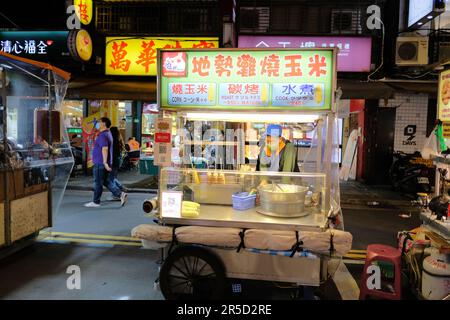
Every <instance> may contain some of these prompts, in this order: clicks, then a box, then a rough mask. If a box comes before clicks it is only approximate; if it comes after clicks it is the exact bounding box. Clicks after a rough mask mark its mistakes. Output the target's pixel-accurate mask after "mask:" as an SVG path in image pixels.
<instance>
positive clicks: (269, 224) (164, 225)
mask: <svg viewBox="0 0 450 320" xmlns="http://www.w3.org/2000/svg"><path fill="white" fill-rule="evenodd" d="M336 53H337V49H305V50H303V49H298V50H297V49H282V50H276V51H274V50H260V49H246V50H245V51H242V50H241V51H239V50H236V49H215V50H209V49H207V50H188V49H187V50H184V49H176V50H175V49H173V50H160V51H159V52H158V61H159V69H158V105H159V107H160V108H161V111H160V118H161V119H166V120H167V123H169V124H170V123H172V122H171V121H172V120H171V119H175V121H176V122H177V128H178V129H177V132H175V133H174V132H171V134H173V135H174V136H175V137H178V138H179V140H180V141H181V145H182V150H175V152H173V150H172V147H173V145H172V144H171V141H170V140H167V130H166V132H164V129H167V128H168V127H170V125H167V124H165V125H164V126H162V128H160V129H161V137H162V138H161V139H158V137H157V136H158V130H159V128H158V124H157V127H156V134H155V136H156V140H157V141H156V142H157V143H156V144H155V163H156V162H157V161H158V163H159V165H160V174H159V184H160V188H159V195H158V203H159V208H158V212H157V213H156V216H157V217H158V222H159V227H160V229H158V230H156V229H152V230H151V231H150V233H151V234H152V236H150V237H149V238H148V239H150V240H153V241H147V245H148V247H152V246H153V248H154V249H155V248H162V251H163V261H164V262H163V265H162V267H161V269H160V277H159V279H158V280H157V281H158V282H159V285H160V288H161V290H162V293H163V295H164V296H165V297H166V298H167V299H176V298H191V297H202V298H219V297H221V296H222V294H223V292H224V287H225V279H226V278H237V279H253V280H267V281H277V282H287V283H294V284H295V285H297V286H306V287H318V286H319V285H320V284H321V283H323V281H325V280H326V279H327V278H328V276H329V274H330V272H329V270H327V267H328V262H329V260H330V259H332V258H334V257H336V256H340V255H343V253H342V250H341V254H336V251H334V250H333V245H332V244H331V248H330V242H333V240H332V239H333V232H334V231H330V230H339V229H341V230H343V219H342V213H341V210H340V205H339V202H340V200H339V178H338V168H339V155H338V136H337V126H336V115H335V114H336V105H337V101H336V97H335V93H336ZM174 115H175V117H174ZM162 123H164V122H162ZM188 123H191V124H192V128H188V126H187V125H186V124H188ZM268 123H279V124H281V125H282V126H283V136H284V135H286V138H289V137H291V138H292V133H293V132H297V133H298V132H299V133H300V134H301V135H303V136H304V137H306V136H308V137H309V139H310V142H311V143H310V147H308V148H306V149H305V148H303V149H300V148H298V147H297V148H296V149H295V150H296V152H297V154H296V158H297V160H298V164H299V166H300V172H295V173H293V172H272V171H255V170H254V168H253V169H252V167H254V164H255V162H257V159H251V157H249V154H250V153H251V152H250V153H249V152H248V150H249V148H251V147H255V148H260V147H263V148H264V146H262V145H261V142H263V140H264V132H263V131H264V130H265V127H266V125H267V124H268ZM251 130H254V131H252V132H253V133H255V132H256V135H251V137H250V136H249V135H248V134H247V133H248V131H251ZM164 134H166V136H165V135H164ZM197 136H199V137H200V138H199V139H196V137H197ZM164 137H166V139H164ZM280 139H281V138H280ZM158 140H160V141H159V142H160V143H158ZM285 140H287V139H285ZM285 140H283V141H285ZM277 143H278V142H277ZM211 149H214V152H213V151H212V150H211ZM190 152H192V153H193V156H195V157H199V156H202V157H206V158H207V159H212V160H211V161H208V167H207V168H206V169H198V168H195V167H194V165H193V164H192V162H191V159H192V154H191V153H190ZM170 154H179V155H180V157H181V158H182V159H183V160H184V161H183V165H181V166H179V167H174V166H173V163H171V161H170ZM246 158H247V159H246ZM260 161H261V159H260ZM280 192H281V193H280ZM241 193H245V195H246V196H249V197H250V196H252V195H255V197H254V201H253V200H250V201H249V203H250V205H249V206H248V207H245V208H243V207H242V206H241V207H240V205H242V203H239V201H238V200H239V199H235V197H237V196H238V195H239V194H241ZM252 201H253V202H252ZM192 203H194V207H195V208H196V211H195V210H194V209H192V208H187V206H188V204H192ZM185 206H186V207H185ZM191 209H192V210H193V211H191ZM193 212H194V213H193ZM341 232H343V231H341ZM133 234H134V235H136V234H137V232H134V231H133ZM347 236H348V234H347ZM330 237H331V239H330ZM335 237H337V235H335ZM350 238H351V235H350ZM288 239H289V240H288ZM284 241H287V242H286V243H284V244H282V243H283V242H284ZM167 243H170V246H169V245H168V244H167ZM306 244H310V247H309V248H306V247H307V246H308V245H306ZM350 247H351V240H350ZM350 247H349V245H348V243H347V244H346V248H348V250H349V249H350ZM311 248H312V249H314V248H316V249H318V250H309V249H311ZM346 250H347V249H345V250H344V252H345V251H346Z"/></svg>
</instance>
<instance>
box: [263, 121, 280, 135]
mask: <svg viewBox="0 0 450 320" xmlns="http://www.w3.org/2000/svg"><path fill="white" fill-rule="evenodd" d="M282 131H283V128H282V127H281V126H280V125H279V124H269V126H268V127H267V130H266V134H267V135H268V136H273V137H281V133H282Z"/></svg>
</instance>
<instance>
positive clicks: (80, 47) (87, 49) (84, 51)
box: [68, 29, 93, 62]
mask: <svg viewBox="0 0 450 320" xmlns="http://www.w3.org/2000/svg"><path fill="white" fill-rule="evenodd" d="M68 46H69V50H70V53H71V54H72V56H73V57H74V58H75V59H76V60H79V61H84V62H87V61H89V60H90V59H91V57H92V50H93V49H92V39H91V36H90V35H89V33H88V32H87V31H86V30H84V29H79V30H72V31H70V34H69V38H68Z"/></svg>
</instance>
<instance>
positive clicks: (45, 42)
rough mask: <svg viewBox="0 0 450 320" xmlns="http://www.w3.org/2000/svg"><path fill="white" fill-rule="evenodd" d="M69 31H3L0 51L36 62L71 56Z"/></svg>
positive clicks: (0, 38)
mask: <svg viewBox="0 0 450 320" xmlns="http://www.w3.org/2000/svg"><path fill="white" fill-rule="evenodd" d="M68 34H69V32H68V31H2V32H0V51H3V52H5V53H10V54H13V55H16V56H20V57H25V58H30V59H34V60H41V61H48V60H51V59H52V58H61V57H64V56H69V50H68V48H67V36H68Z"/></svg>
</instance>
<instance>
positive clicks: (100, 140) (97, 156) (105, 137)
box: [92, 130, 113, 167]
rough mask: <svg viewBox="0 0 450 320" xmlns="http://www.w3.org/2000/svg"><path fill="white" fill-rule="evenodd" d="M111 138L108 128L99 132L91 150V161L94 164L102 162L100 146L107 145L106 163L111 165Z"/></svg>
mask: <svg viewBox="0 0 450 320" xmlns="http://www.w3.org/2000/svg"><path fill="white" fill-rule="evenodd" d="M112 145H113V138H112V134H111V132H110V131H109V130H105V131H102V132H100V134H99V135H98V136H97V139H95V142H94V150H93V151H92V161H93V162H94V164H103V155H102V148H103V147H108V165H109V166H110V167H111V166H112V152H113V148H112Z"/></svg>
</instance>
